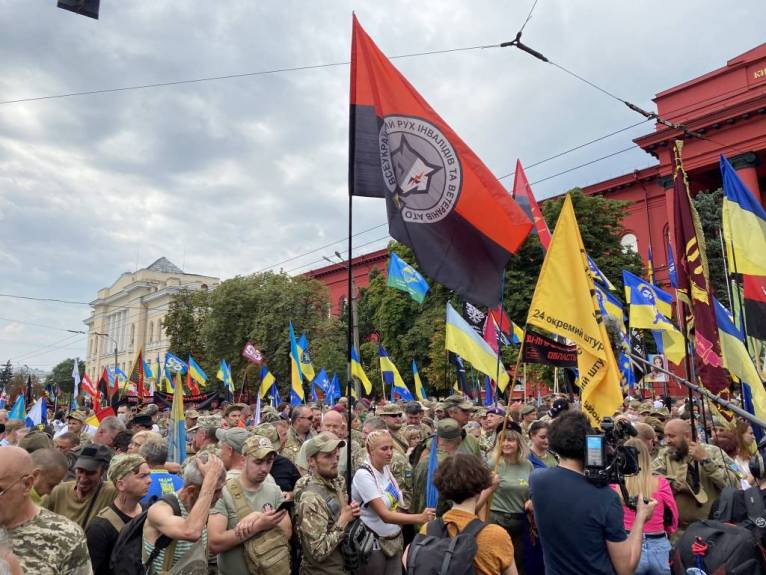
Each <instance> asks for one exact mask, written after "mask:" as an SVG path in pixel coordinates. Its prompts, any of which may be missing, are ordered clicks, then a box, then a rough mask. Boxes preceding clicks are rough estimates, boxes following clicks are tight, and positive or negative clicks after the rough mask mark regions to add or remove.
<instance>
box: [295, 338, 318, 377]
mask: <svg viewBox="0 0 766 575" xmlns="http://www.w3.org/2000/svg"><path fill="white" fill-rule="evenodd" d="M298 357H299V358H300V360H301V373H302V374H303V377H305V378H306V381H314V378H315V377H316V373H315V372H314V366H313V365H312V364H311V354H309V340H308V339H306V334H305V333H302V334H301V338H300V339H299V340H298Z"/></svg>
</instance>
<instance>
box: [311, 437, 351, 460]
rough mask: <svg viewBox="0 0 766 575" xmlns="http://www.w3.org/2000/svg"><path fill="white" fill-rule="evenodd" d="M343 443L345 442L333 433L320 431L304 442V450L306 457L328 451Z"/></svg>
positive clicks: (343, 444) (341, 445)
mask: <svg viewBox="0 0 766 575" xmlns="http://www.w3.org/2000/svg"><path fill="white" fill-rule="evenodd" d="M345 445H346V442H345V441H343V440H342V439H338V437H337V436H336V435H335V434H334V433H331V432H329V431H323V432H322V433H320V434H318V435H315V436H314V437H312V438H311V439H309V440H308V441H307V442H306V447H305V448H304V450H305V452H306V457H311V456H312V455H316V454H317V453H319V452H322V453H330V452H332V451H334V450H336V449H338V448H339V447H343V446H345Z"/></svg>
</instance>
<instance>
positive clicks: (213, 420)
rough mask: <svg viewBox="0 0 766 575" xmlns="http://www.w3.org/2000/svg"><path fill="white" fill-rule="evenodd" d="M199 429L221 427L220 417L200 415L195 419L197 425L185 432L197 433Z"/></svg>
mask: <svg viewBox="0 0 766 575" xmlns="http://www.w3.org/2000/svg"><path fill="white" fill-rule="evenodd" d="M200 427H221V416H220V415H200V416H199V417H198V418H197V425H195V426H194V427H190V428H189V429H187V430H186V431H197V429H199V428H200Z"/></svg>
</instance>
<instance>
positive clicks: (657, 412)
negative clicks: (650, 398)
mask: <svg viewBox="0 0 766 575" xmlns="http://www.w3.org/2000/svg"><path fill="white" fill-rule="evenodd" d="M649 415H650V416H651V417H656V418H657V419H659V420H661V421H665V419H667V418H668V417H670V411H668V408H667V407H660V408H658V409H652V411H651V412H649Z"/></svg>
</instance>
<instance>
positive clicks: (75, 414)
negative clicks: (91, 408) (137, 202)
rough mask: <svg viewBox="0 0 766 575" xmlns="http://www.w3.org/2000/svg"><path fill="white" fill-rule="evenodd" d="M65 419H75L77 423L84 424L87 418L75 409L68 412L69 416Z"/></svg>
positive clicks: (83, 413)
mask: <svg viewBox="0 0 766 575" xmlns="http://www.w3.org/2000/svg"><path fill="white" fill-rule="evenodd" d="M66 418H67V419H76V420H77V421H82V422H83V423H85V420H86V419H87V416H86V415H85V412H84V411H80V410H79V409H76V410H75V411H70V412H69V414H68V415H67V416H66Z"/></svg>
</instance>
